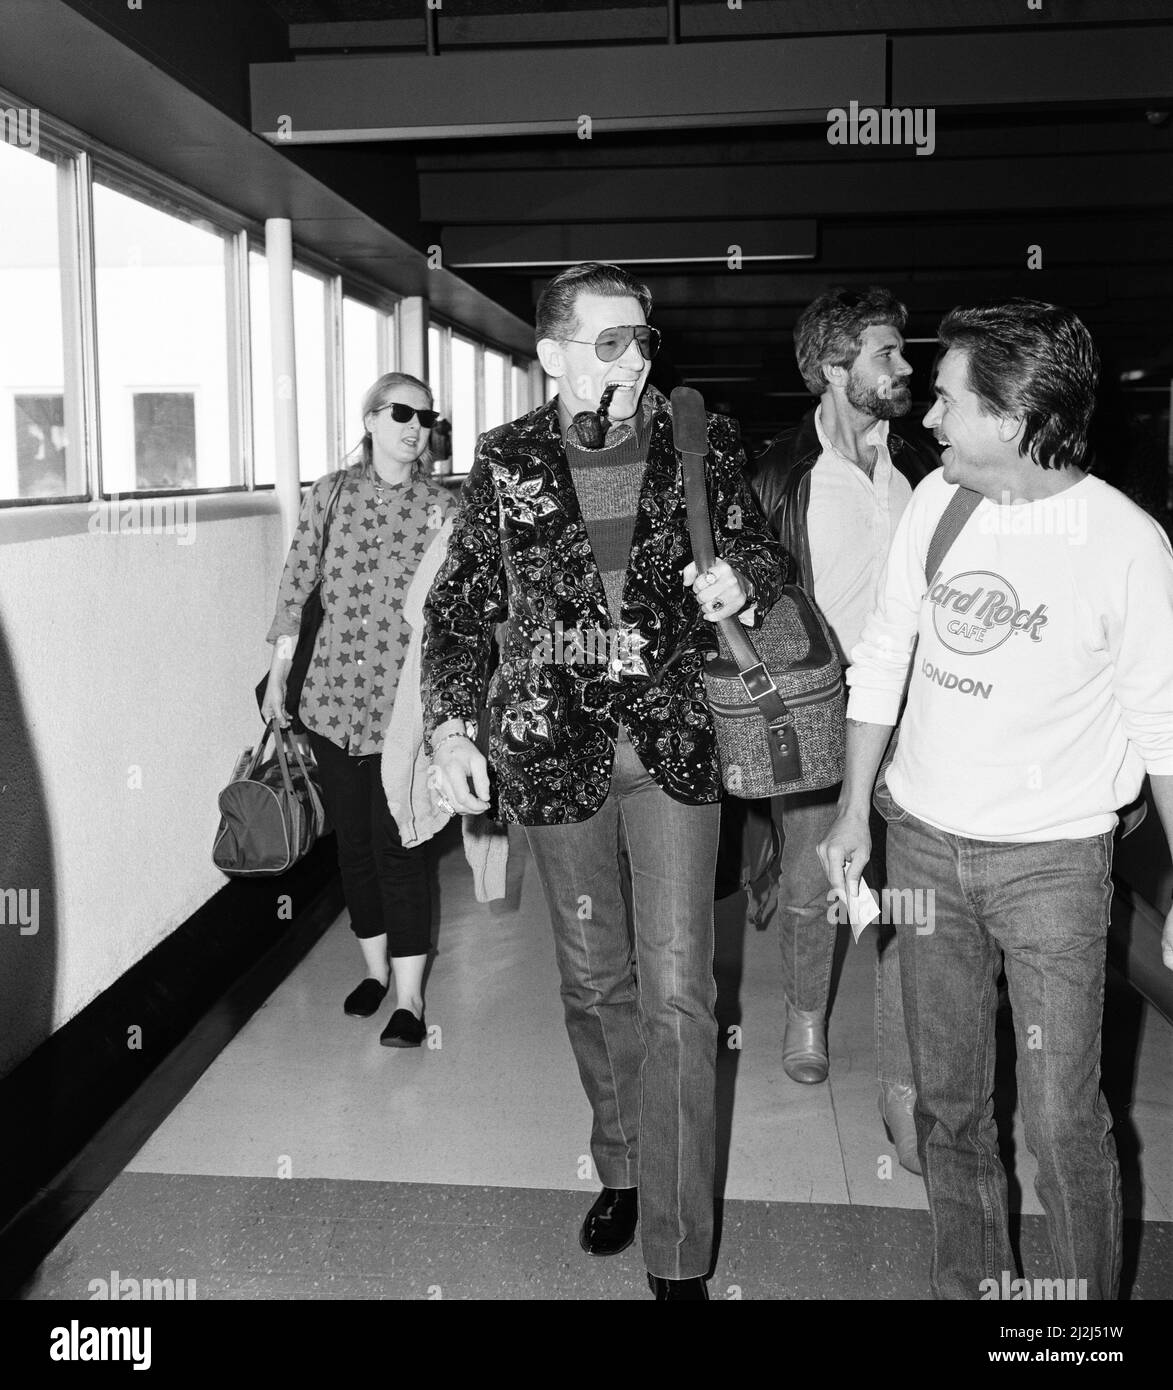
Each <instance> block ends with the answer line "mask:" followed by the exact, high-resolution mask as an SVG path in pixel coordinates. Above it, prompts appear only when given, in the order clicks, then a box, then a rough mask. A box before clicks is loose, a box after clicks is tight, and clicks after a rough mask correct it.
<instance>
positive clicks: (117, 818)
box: [0, 498, 284, 1073]
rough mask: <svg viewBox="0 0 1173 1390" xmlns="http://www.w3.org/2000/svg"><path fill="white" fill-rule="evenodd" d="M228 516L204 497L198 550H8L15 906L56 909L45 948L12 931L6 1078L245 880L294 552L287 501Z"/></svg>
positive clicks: (1, 956) (115, 546) (2, 1013)
mask: <svg viewBox="0 0 1173 1390" xmlns="http://www.w3.org/2000/svg"><path fill="white" fill-rule="evenodd" d="M225 500H226V499H221V498H217V499H200V498H195V499H190V498H189V499H185V501H186V502H187V504H188V505H189V506H190V505H192V504H199V503H200V502H203V503H205V512H204V514H203V515H201V514H200V512H199V511H197V512H196V513H195V516H194V521H195V530H194V535H193V539H192V541H191V543H190V544H186V545H185V544H180V542H179V538H178V537H176V536H168V535H140V534H113V535H107V534H100V533H96V532H95V533H90V532H82V533H81V534H75V535H64V536H57V537H54V538H52V539H44V540H29V541H25V542H13V541H12V540H11V539H7V540H6V541H5V543H4V545H3V547H2V548H0V639H2V642H0V662H3V663H4V666H5V668H6V669H0V688H2V689H3V691H4V692H5V695H6V697H7V698H5V699H3V700H0V791H9V792H11V793H12V795H9V796H8V798H7V799H5V798H4V797H3V796H0V821H3V819H4V816H5V815H6V814H7V815H8V822H7V823H5V824H4V825H3V827H2V828H3V829H4V830H5V831H6V840H7V843H6V845H5V846H0V874H3V875H4V876H5V877H6V881H5V882H0V889H3V888H6V887H18V888H24V889H30V888H33V887H36V888H39V889H40V890H41V892H42V902H43V904H44V907H43V910H42V913H41V924H40V930H39V931H38V932H37V933H36V934H27V935H22V934H21V933H20V930H19V927H18V926H17V925H15V924H14V923H12V922H5V923H4V924H3V925H0V975H3V976H4V977H5V979H6V980H7V987H5V986H4V984H3V983H0V993H2V994H3V995H4V998H3V1001H2V1004H3V1007H2V1008H0V1073H2V1072H4V1071H7V1070H9V1069H10V1068H11V1067H12V1066H13V1065H14V1064H15V1063H16V1062H17V1061H19V1060H20V1059H21V1058H22V1057H24V1056H25V1055H27V1054H28V1053H29V1052H30V1051H31V1050H32V1049H33V1047H35V1046H36V1045H37V1043H38V1042H40V1041H41V1040H42V1039H43V1038H44V1037H46V1036H48V1035H49V1033H51V1032H53V1031H54V1030H55V1029H57V1028H59V1027H60V1026H61V1025H62V1024H63V1023H65V1022H67V1021H68V1020H69V1019H70V1018H72V1017H73V1016H74V1014H76V1013H77V1012H78V1011H79V1010H80V1009H82V1008H83V1007H84V1006H85V1005H86V1004H87V1003H89V1002H90V1000H92V999H93V998H94V997H95V996H96V995H98V994H100V993H101V992H102V991H103V990H104V989H106V988H107V987H108V986H109V985H110V984H112V983H113V982H114V981H115V980H116V979H117V978H118V977H119V976H120V975H121V974H123V973H124V972H125V971H126V970H127V969H128V968H129V967H130V966H131V965H133V964H134V963H135V962H136V961H138V960H139V959H141V957H142V956H143V955H145V954H146V952H147V951H149V950H150V949H151V948H152V947H153V946H155V945H156V944H157V943H158V942H160V941H162V940H163V938H164V937H166V936H167V935H168V934H169V933H170V932H171V931H172V930H173V929H174V928H175V927H176V926H177V925H178V924H180V923H181V922H183V921H184V920H185V919H186V918H187V917H189V916H190V915H191V914H192V913H193V912H194V911H195V910H196V909H197V908H199V907H200V906H201V905H202V904H203V903H205V902H206V901H207V900H208V899H209V898H210V897H211V896H212V895H213V894H214V893H215V892H216V891H217V890H218V889H219V888H221V887H222V886H223V885H224V883H225V882H226V881H227V880H226V879H225V878H224V876H223V875H221V874H220V873H219V871H218V870H217V869H215V868H214V867H213V865H212V862H211V846H212V839H213V835H214V831H215V828H216V825H217V810H216V796H217V793H218V792H219V791H220V789H221V787H222V786H223V784H224V783H225V782H226V781H227V779H228V776H229V773H230V772H231V769H232V767H233V764H234V761H235V759H236V757H237V755H238V754H239V753H240V751H241V750H242V749H243V748H244V747H245V745H246V744H248V743H251V742H253V741H255V738H256V736H257V734H258V732H259V731H260V719H259V715H258V713H257V709H256V705H255V702H254V699H253V690H252V687H253V685H254V684H255V683H256V681H257V680H258V679H259V677H260V676H261V674H262V673H263V671H264V670H265V669H266V667H267V664H268V659H269V653H270V649H269V647H268V646H267V645H266V644H265V642H264V635H265V631H266V629H267V628H268V625H269V622H270V619H271V616H272V609H273V604H274V600H275V596H276V584H277V578H278V576H279V573H280V567H281V564H282V562H283V560H284V550H283V546H282V543H281V526H280V520H279V517H278V514H277V510H276V500H275V499H272V498H268V499H265V500H258V501H257V502H256V503H255V505H257V506H259V507H264V508H267V509H269V510H268V511H267V514H264V515H252V516H245V517H238V518H236V519H233V520H227V519H223V518H221V519H213V518H212V516H211V515H209V513H210V512H211V510H212V509H213V508H214V506H215V504H216V503H222V502H224V501H225ZM126 505H127V504H122V506H123V508H124V507H125V506H126ZM38 510H39V509H38ZM120 511H121V509H120ZM188 519H189V520H190V519H191V517H190V515H189V518H188ZM5 649H6V650H7V657H5ZM136 770H137V771H136ZM140 781H141V786H140V785H137V784H138V783H139V782H140ZM14 827H15V833H14ZM22 827H25V828H28V827H32V828H31V830H30V831H29V834H28V838H27V841H26V842H25V844H24V846H23V849H22V848H21V847H20V845H19V843H18V842H19V840H20V831H21V828H22ZM45 839H47V841H48V843H47V844H44V843H42V840H45ZM14 844H16V848H14ZM46 879H49V880H51V881H46ZM14 995H16V996H18V997H13V996H14ZM133 1022H134V1020H128V1024H130V1023H133Z"/></svg>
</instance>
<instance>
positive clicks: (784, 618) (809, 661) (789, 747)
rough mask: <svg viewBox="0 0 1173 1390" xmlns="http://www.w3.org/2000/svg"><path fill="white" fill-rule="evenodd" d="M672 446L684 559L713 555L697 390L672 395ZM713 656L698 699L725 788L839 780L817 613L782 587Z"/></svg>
mask: <svg viewBox="0 0 1173 1390" xmlns="http://www.w3.org/2000/svg"><path fill="white" fill-rule="evenodd" d="M672 429H673V441H674V443H675V445H676V448H677V450H678V452H679V453H680V455H681V461H682V465H683V469H684V493H685V499H686V502H687V505H688V528H689V535H690V537H691V539H692V553H693V559H694V560H695V561H696V564H697V568H698V569H700V570H705V569H708V568H709V567H710V566H711V565H712V564H713V561H714V559H715V549H714V545H713V527H712V521H711V519H710V516H709V502H708V493H707V490H706V488H705V458H706V456H707V454H708V452H709V439H708V424H707V421H706V418H705V406H704V401H703V399H702V398H701V395H700V392H699V391H694V390H692V389H691V388H690V387H678V388H677V389H676V390H675V391H673V392H672ZM716 627H717V642H718V645H719V647H720V652H719V654H718V655H716V656H710V657H709V658H708V661H707V662H706V665H705V693H706V696H707V698H708V702H709V710H710V712H711V714H712V716H713V725H714V727H715V729H716V733H717V746H718V752H719V756H720V760H721V780H722V782H723V783H724V786H725V789H726V791H728V792H730V793H732V794H733V795H734V796H739V797H743V798H746V799H747V800H748V799H750V798H753V797H760V796H779V795H782V794H784V793H790V792H804V791H816V790H818V789H820V788H823V787H831V786H834V785H835V783H836V782H839V781H842V779H843V762H844V754H845V727H844V726H845V697H844V689H843V669H842V667H841V666H840V664H839V658H838V655H837V653H836V650H835V644H834V642H833V641H832V638H831V634H830V631H829V630H828V628H827V625H826V622H825V621H824V619H823V616H822V614H821V613H820V612H819V610H818V609H817V608H816V606H815V604H814V603H813V601H812V600H811V598H810V596H809V595H808V594H807V593H806V592H805V591H804V590H803V589H801V588H799V587H798V585H796V584H788V585H786V587H785V588H784V589H783V591H782V596H781V598H779V600H778V601H777V603H775V604H774V606H773V607H772V608H771V609H770V611H769V613H767V614H766V617H765V619H764V621H763V623H762V625H761V627H760V628H758V629H757V631H755V632H754V635H753V639H752V640H751V639H750V637H749V635H748V633H747V630H746V628H745V627H744V626H743V625H742V624H741V623H740V622H738V620H737V618H736V617H733V618H722V619H721V620H720V621H719V622H718V623H717V624H716Z"/></svg>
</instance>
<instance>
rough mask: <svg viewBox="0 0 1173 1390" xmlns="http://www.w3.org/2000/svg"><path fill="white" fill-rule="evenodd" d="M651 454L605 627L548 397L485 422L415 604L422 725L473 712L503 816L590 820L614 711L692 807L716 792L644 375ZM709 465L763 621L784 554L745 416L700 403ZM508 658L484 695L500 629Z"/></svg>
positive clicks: (662, 432) (669, 465) (699, 622)
mask: <svg viewBox="0 0 1173 1390" xmlns="http://www.w3.org/2000/svg"><path fill="white" fill-rule="evenodd" d="M644 396H645V400H644V402H641V407H642V406H644V405H645V404H646V405H647V406H648V407H649V413H650V415H651V436H650V442H649V446H648V460H647V468H646V470H645V473H644V478H643V485H642V488H641V494H640V499H639V510H638V513H637V515H636V522H635V531H634V534H633V536H632V544H631V555H630V559H629V561H628V567H627V575H626V578H625V581H624V589H623V605H622V611H621V625H620V627H619V629H617V630H616V629H615V626H614V623H613V621H612V618H611V616H610V613H609V610H608V608H607V599H606V596H605V593H604V590H603V581H602V577H601V575H600V573H599V569H598V566H597V564H596V562H595V558H594V555H593V553H592V551H591V546H590V541H589V539H588V536H587V530H586V525H585V523H584V522H583V519H582V515H581V511H580V508H579V502H578V496H577V494H576V492H575V488H574V482H573V479H572V476H571V473H570V467H569V464H568V463H567V460H566V451H565V449H564V447H563V444H562V435H561V430H560V428H559V418H558V403H557V400H553V401H551V402H549V403H548V404H547V405H545V406H542V407H540V408H539V409H538V410H535V411H533V412H532V413H531V414H529V415H526V416H524V417H523V418H522V419H520V420H515V421H513V422H512V423H511V424H507V425H502V426H500V427H498V428H497V429H494V430H490V431H489V432H488V433H486V434H484V435H482V436H481V438H480V440H479V441H478V444H477V451H476V459H475V461H474V463H473V467H472V470H471V472H470V473H469V475H468V478H467V480H466V482H465V484H464V489H463V492H462V494H461V507H460V510H459V512H458V513H457V515H456V519H455V523H454V527H453V532H452V539H451V542H450V544H449V548H448V557H447V559H446V561H445V562H444V565H443V566H442V568H441V569H440V572H439V574H438V575H437V576H436V580H435V583H434V584H433V585H432V590H431V593H430V594H429V596H428V599H427V602H426V604H425V609H424V623H425V626H424V649H423V671H422V678H421V691H422V696H423V704H424V713H425V720H426V725H427V730H428V733H429V735H430V734H431V732H432V730H434V729H435V728H436V727H437V726H438V725H439V724H442V723H444V722H445V721H446V720H448V719H471V720H476V719H477V718H478V715H479V714H480V711H481V708H482V706H483V705H484V704H485V703H486V702H487V705H488V710H489V716H490V718H489V749H488V757H489V763H490V766H491V768H492V769H493V772H494V775H495V776H496V778H497V784H498V796H499V805H500V813H501V816H502V818H503V819H505V820H512V821H519V822H521V823H522V824H523V825H564V824H569V823H571V822H575V821H583V820H587V819H588V818H589V817H590V816H592V815H594V813H595V812H596V811H597V810H598V809H599V807H600V806H601V805H602V804H603V802H604V800H605V799H606V796H607V791H608V788H609V786H610V781H611V766H612V760H613V757H614V751H615V741H616V739H617V737H618V731H619V723H620V721H622V722H623V723H624V724H625V725H626V727H627V730H628V736H629V737H630V739H631V742H632V745H633V747H634V749H635V751H636V753H638V755H639V757H640V760H641V761H642V762H643V764H644V766H645V767H646V768H647V769H648V771H649V772H650V773H651V775H652V776H653V777H654V778H655V780H656V782H657V783H658V784H659V786H660V787H662V788H663V790H664V791H665V792H667V793H668V794H669V795H670V796H672V797H674V798H675V799H676V800H677V801H682V802H686V803H688V804H690V805H700V804H703V803H706V802H713V801H716V800H718V798H719V797H720V794H721V791H720V788H721V783H720V773H719V768H718V763H717V750H716V739H715V735H714V731H713V725H712V720H711V718H710V715H709V710H708V706H707V704H706V703H705V698H704V688H703V682H702V674H701V673H702V668H703V664H704V657H705V653H706V652H708V651H715V650H716V638H715V635H714V633H713V631H712V628H711V625H710V624H709V623H708V622H706V621H705V620H704V619H703V618H702V617H701V616H700V609H699V607H698V605H697V602H696V600H695V598H694V597H693V595H692V591H691V590H688V589H685V588H684V587H683V585H682V584H681V579H680V575H681V571H682V570H683V569H684V567H685V566H686V565H687V564H688V563H689V562H690V561H691V559H692V545H691V542H690V540H689V535H688V517H687V511H686V507H685V501H684V485H683V477H682V472H681V468H680V464H679V461H678V458H677V455H676V452H675V450H674V449H673V446H672V422H671V415H670V413H669V410H668V403H667V401H666V400H665V399H664V397H663V396H662V395H661V394H660V393H659V392H657V391H655V389H654V388H653V387H651V386H649V387H647V388H646V389H645V393H644ZM708 421H709V445H710V448H709V454H708V458H707V460H706V474H707V479H708V487H709V509H710V513H711V515H712V517H713V521H714V529H715V532H716V550H717V554H718V555H719V556H721V557H722V558H723V559H725V560H726V561H727V562H728V563H729V564H730V565H731V566H732V567H733V568H734V569H735V570H737V571H738V572H739V573H740V574H742V575H743V576H745V577H746V578H748V579H749V580H750V581H751V582H752V583H753V584H754V585H755V586H756V589H757V609H756V617H755V622H756V621H758V620H759V619H760V616H761V615H762V614H764V613H765V611H766V610H767V609H768V608H769V607H770V605H771V604H773V602H774V601H775V599H776V598H777V596H778V593H779V592H780V588H781V583H782V574H783V571H784V569H785V563H786V553H785V551H784V550H783V548H782V546H781V544H780V543H779V542H778V541H777V540H776V539H775V538H774V536H773V535H772V534H771V532H770V530H769V528H768V526H767V525H766V522H765V520H764V518H763V517H762V514H761V511H760V510H759V508H758V505H757V502H756V500H755V499H754V496H753V493H752V492H751V491H750V489H749V486H748V484H747V482H746V481H745V477H744V467H745V459H744V455H743V453H742V448H741V443H740V440H739V437H738V431H737V425H736V423H735V422H734V421H732V420H730V419H728V418H727V417H725V416H720V415H710V416H709V417H708ZM506 619H507V625H506V628H505V633H504V638H503V642H502V647H501V660H500V664H499V665H498V667H497V670H496V671H495V673H494V674H493V679H492V684H491V685H490V687H489V689H488V692H487V701H486V692H485V683H486V680H487V677H488V672H489V669H490V658H491V655H492V652H493V638H494V630H495V627H496V625H497V624H498V623H499V622H501V621H503V620H506Z"/></svg>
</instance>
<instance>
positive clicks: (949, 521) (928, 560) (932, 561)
mask: <svg viewBox="0 0 1173 1390" xmlns="http://www.w3.org/2000/svg"><path fill="white" fill-rule="evenodd" d="M981 500H982V494H981V493H980V492H974V491H973V489H972V488H968V487H959V488H958V489H957V491H956V492H955V493H954V494H953V496H952V497H950V499H949V504H948V506H946V508H945V510H944V511H943V512H942V513H941V519H940V520H939V521H938V522H937V529H936V530H935V531H934V532H933V538H932V540H930V541H929V553H928V554H927V555H926V556H925V583H926V584H931V583H932V582H933V575H935V574H936V572H937V571H938V570H939V569H940V568H941V563H942V561H943V560H944V559H945V556H946V555H948V553H949V551H950V549H951V548H952V546H953V542H954V541H955V540H956V539H957V537H958V536H960V535H961V533H962V531H963V530H964V529H965V523H966V522H967V521H968V520H969V519H970V517H971V516H972V515H973V513H974V511H975V509H976V508H977V505H978V503H979V502H980V501H981Z"/></svg>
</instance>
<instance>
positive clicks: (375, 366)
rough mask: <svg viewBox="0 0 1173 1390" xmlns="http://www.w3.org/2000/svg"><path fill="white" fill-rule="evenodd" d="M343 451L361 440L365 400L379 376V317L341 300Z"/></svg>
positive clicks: (362, 306) (366, 307) (355, 303)
mask: <svg viewBox="0 0 1173 1390" xmlns="http://www.w3.org/2000/svg"><path fill="white" fill-rule="evenodd" d="M342 363H343V382H344V385H343V412H342V439H343V446H342V447H343V449H344V450H345V451H346V452H347V453H349V452H350V450H351V449H353V448H355V446H356V445H357V444H358V443H359V441H360V440H361V439H362V430H363V425H362V398H363V396H365V395H366V393H367V391H368V390H369V388H370V387H371V386H372V385H373V384H374V382H375V381H376V380H377V379H378V376H379V315H378V312H377V311H376V310H375V309H372V308H371V307H370V305H369V304H363V303H362V302H361V301H360V300H357V299H351V298H350V296H349V295H347V296H345V297H344V298H343V300H342Z"/></svg>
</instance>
